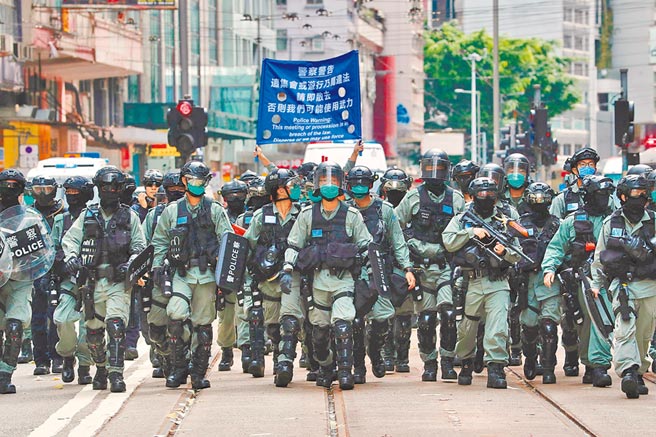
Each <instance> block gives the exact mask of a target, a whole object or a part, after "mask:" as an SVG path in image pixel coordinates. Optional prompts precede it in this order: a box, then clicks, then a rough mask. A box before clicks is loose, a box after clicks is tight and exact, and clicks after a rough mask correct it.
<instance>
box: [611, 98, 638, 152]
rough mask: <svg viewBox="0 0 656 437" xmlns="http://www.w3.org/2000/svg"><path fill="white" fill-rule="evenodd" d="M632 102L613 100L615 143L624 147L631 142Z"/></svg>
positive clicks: (632, 131)
mask: <svg viewBox="0 0 656 437" xmlns="http://www.w3.org/2000/svg"><path fill="white" fill-rule="evenodd" d="M633 115H634V113H633V102H629V101H628V100H624V99H622V100H618V101H616V102H615V145H617V146H620V147H626V146H627V145H628V144H630V143H632V142H633V137H634V127H633Z"/></svg>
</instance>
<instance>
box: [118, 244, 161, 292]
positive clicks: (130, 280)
mask: <svg viewBox="0 0 656 437" xmlns="http://www.w3.org/2000/svg"><path fill="white" fill-rule="evenodd" d="M154 257H155V248H154V247H153V245H152V244H150V245H148V247H146V248H145V249H144V250H142V251H141V253H140V254H139V255H137V256H136V257H135V258H134V259H133V260H132V261H130V265H128V271H127V274H126V275H125V288H126V289H127V288H130V287H132V286H133V285H134V284H135V283H136V282H137V281H138V280H139V278H141V277H143V276H144V275H145V274H146V273H148V272H150V270H151V269H152V268H153V258H154Z"/></svg>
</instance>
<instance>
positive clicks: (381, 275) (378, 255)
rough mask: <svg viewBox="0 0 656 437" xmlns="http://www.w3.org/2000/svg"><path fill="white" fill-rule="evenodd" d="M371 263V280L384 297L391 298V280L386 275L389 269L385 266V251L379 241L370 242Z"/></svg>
mask: <svg viewBox="0 0 656 437" xmlns="http://www.w3.org/2000/svg"><path fill="white" fill-rule="evenodd" d="M368 253H369V263H370V264H371V282H372V283H373V286H374V288H375V289H376V291H378V294H380V295H381V296H383V297H384V298H387V299H389V298H391V297H392V295H391V290H390V287H389V284H388V282H389V280H388V277H387V275H386V271H387V269H386V268H385V253H384V252H383V250H382V248H381V245H380V244H377V243H369V250H368Z"/></svg>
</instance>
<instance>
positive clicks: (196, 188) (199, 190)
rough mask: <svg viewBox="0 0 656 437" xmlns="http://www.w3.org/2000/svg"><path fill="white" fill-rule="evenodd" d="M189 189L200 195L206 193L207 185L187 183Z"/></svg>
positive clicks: (192, 192)
mask: <svg viewBox="0 0 656 437" xmlns="http://www.w3.org/2000/svg"><path fill="white" fill-rule="evenodd" d="M187 191H189V192H190V193H191V194H193V195H194V196H196V197H200V196H202V195H203V194H205V187H204V186H203V185H201V186H194V185H187Z"/></svg>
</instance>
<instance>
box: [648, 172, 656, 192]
mask: <svg viewBox="0 0 656 437" xmlns="http://www.w3.org/2000/svg"><path fill="white" fill-rule="evenodd" d="M647 181H649V184H650V186H651V188H652V189H654V187H656V170H652V171H651V172H650V173H649V174H648V175H647Z"/></svg>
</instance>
